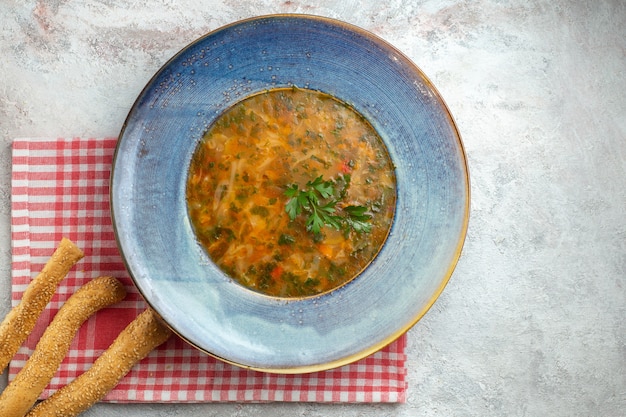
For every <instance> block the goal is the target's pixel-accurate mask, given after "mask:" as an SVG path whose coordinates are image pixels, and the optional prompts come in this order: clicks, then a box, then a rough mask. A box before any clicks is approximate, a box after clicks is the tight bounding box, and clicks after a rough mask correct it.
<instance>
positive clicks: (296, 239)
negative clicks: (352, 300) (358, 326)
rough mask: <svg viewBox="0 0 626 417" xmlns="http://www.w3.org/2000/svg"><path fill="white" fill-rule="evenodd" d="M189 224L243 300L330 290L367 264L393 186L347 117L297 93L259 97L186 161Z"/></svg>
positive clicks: (373, 145) (366, 132) (387, 216)
mask: <svg viewBox="0 0 626 417" xmlns="http://www.w3.org/2000/svg"><path fill="white" fill-rule="evenodd" d="M186 193H187V205H188V211H189V218H190V220H191V222H192V225H193V228H194V230H195V233H196V236H197V238H198V240H199V241H200V242H201V243H202V245H203V246H204V247H205V248H206V250H207V252H208V254H209V256H210V257H211V259H212V260H213V262H215V264H216V265H217V266H219V267H220V268H221V269H222V270H223V271H224V272H226V273H227V274H228V275H230V276H231V277H232V278H233V279H235V280H236V281H237V282H239V283H240V284H241V285H244V286H245V287H248V288H249V289H251V290H254V291H257V292H260V293H263V294H266V295H270V296H276V297H305V296H312V295H316V294H320V293H324V292H327V291H330V290H332V289H335V288H337V287H339V286H341V285H343V284H344V283H346V282H348V281H350V280H351V279H353V278H354V277H355V276H357V275H358V274H359V273H360V272H361V271H362V270H363V269H364V268H365V267H366V266H367V265H368V264H369V263H370V262H371V261H372V260H373V259H374V257H375V256H376V255H377V254H378V252H379V251H380V248H381V247H382V245H383V243H384V241H385V239H386V237H387V235H388V233H389V229H390V227H391V224H392V221H393V215H394V211H395V201H396V185H395V173H394V168H393V164H392V162H391V159H390V157H389V154H388V152H387V149H386V148H385V145H384V143H383V141H382V139H381V138H380V137H379V135H378V134H377V132H376V131H375V130H374V128H373V127H372V126H371V125H370V124H369V123H368V122H367V121H366V120H365V119H364V118H363V117H362V116H361V115H360V114H358V113H357V112H356V111H355V110H354V109H353V108H352V107H350V106H348V105H347V104H345V103H343V102H341V101H339V100H337V99H335V98H333V97H332V96H330V95H327V94H324V93H320V92H317V91H312V90H305V89H299V88H290V89H275V90H269V91H267V92H264V93H260V94H257V95H254V96H252V97H249V98H247V99H245V100H243V101H241V102H239V103H237V104H236V105H234V106H233V107H231V108H230V109H228V110H227V111H226V112H225V113H224V114H223V115H221V116H220V117H219V118H218V119H217V120H216V121H215V122H214V123H213V125H212V126H210V128H209V129H208V130H207V132H206V133H205V134H204V136H203V138H202V140H201V141H200V143H199V144H198V147H197V149H196V151H195V153H194V156H193V158H192V161H191V165H190V169H189V174H188V179H187V189H186Z"/></svg>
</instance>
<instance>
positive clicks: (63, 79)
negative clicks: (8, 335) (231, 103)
mask: <svg viewBox="0 0 626 417" xmlns="http://www.w3.org/2000/svg"><path fill="white" fill-rule="evenodd" d="M276 12H297V13H310V14H317V15H323V16H328V17H332V18H338V19H341V20H345V21H347V22H349V23H352V24H356V25H358V26H361V27H363V28H364V29H367V30H369V31H371V32H373V33H375V34H377V35H379V36H381V37H382V38H384V39H385V40H387V41H389V42H390V43H392V44H393V45H395V46H396V47H397V48H398V49H400V50H401V51H403V52H404V53H405V54H406V55H408V56H409V58H411V59H412V60H413V61H414V62H415V63H416V64H417V65H418V66H420V67H421V68H422V70H423V71H424V72H425V73H426V74H427V75H428V76H429V77H430V78H431V80H432V81H433V83H434V84H435V86H436V87H437V88H438V89H439V90H440V92H441V94H442V95H443V97H444V99H445V100H446V102H447V103H448V105H449V107H450V109H451V111H452V113H453V116H454V117H455V119H456V121H457V123H458V126H459V129H460V131H461V134H462V136H463V139H464V143H465V146H466V151H467V155H468V160H469V166H470V173H471V179H472V213H471V220H470V229H469V233H468V237H467V241H466V245H465V249H464V252H463V255H462V258H461V261H460V263H459V265H458V267H457V269H456V271H455V273H454V275H453V277H452V280H451V281H450V284H449V285H448V287H447V288H446V290H445V291H444V293H443V295H442V296H441V297H440V298H439V300H438V301H437V303H436V304H435V306H434V307H433V308H432V309H431V311H430V312H429V313H428V314H427V315H426V317H425V318H424V319H423V320H422V321H420V322H419V323H418V324H417V325H416V326H415V327H414V328H413V329H412V330H410V332H409V351H408V354H409V373H408V381H409V393H408V402H407V404H404V405H358V406H349V405H318V404H196V405H169V406H164V405H125V406H122V405H112V404H98V405H96V406H95V407H94V408H92V409H91V410H89V411H88V412H86V413H85V415H88V416H117V415H125V416H127V417H132V416H175V415H180V416H225V415H231V416H254V417H264V416H268V417H269V416H272V417H280V416H303V417H304V416H306V417H322V416H330V417H332V416H372V417H373V416H376V417H379V416H568V417H569V416H602V417H612V416H626V2H625V1H622V0H604V1H603V0H595V1H587V0H578V1H576V0H570V1H566V0H532V1H528V0H470V1H451V0H449V1H446V0H415V1H400V0H386V1H384V2H382V1H380V0H365V1H357V0H341V1H330V0H321V1H318V2H316V3H315V4H314V5H309V4H308V3H305V2H301V1H284V2H277V1H270V0H265V1H256V2H244V1H235V0H181V1H174V0H160V1H147V0H137V1H134V0H93V1H71V0H49V1H32V0H0V28H1V29H0V137H1V139H0V140H1V142H0V315H1V316H2V317H3V316H4V315H5V314H6V313H7V312H8V310H9V308H10V227H9V216H10V188H9V187H10V170H11V166H10V143H11V140H12V138H14V137H17V136H94V137H101V136H115V135H117V134H118V133H119V131H120V128H121V125H122V123H123V121H124V119H125V117H126V114H127V112H128V110H129V109H130V106H131V105H132V103H133V102H134V100H135V97H136V96H137V95H138V94H139V92H140V90H141V89H142V88H143V86H144V85H145V83H146V82H147V81H148V80H149V78H150V77H151V76H152V74H153V73H154V72H156V71H157V70H158V69H159V67H160V66H161V65H162V64H164V63H165V61H166V60H167V59H169V58H170V57H171V56H172V55H173V54H174V53H176V52H177V51H178V50H179V49H181V48H182V47H184V46H185V45H186V44H188V43H189V42H191V41H193V40H194V39H196V38H197V37H199V36H201V35H203V34H205V33H206V32H208V31H210V30H213V29H216V28H218V27H220V26H222V25H224V24H228V23H231V22H233V21H236V20H238V19H241V18H246V17H251V16H255V15H261V14H268V13H276ZM5 384H6V374H4V375H3V376H2V379H0V388H2V387H4V385H5Z"/></svg>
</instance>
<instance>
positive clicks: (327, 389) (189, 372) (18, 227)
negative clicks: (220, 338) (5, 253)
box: [9, 138, 406, 402]
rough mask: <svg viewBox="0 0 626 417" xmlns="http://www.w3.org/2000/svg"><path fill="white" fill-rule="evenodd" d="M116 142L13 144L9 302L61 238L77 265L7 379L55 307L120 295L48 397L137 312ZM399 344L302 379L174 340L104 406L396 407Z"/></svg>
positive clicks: (400, 398) (76, 345) (401, 368)
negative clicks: (120, 218)
mask: <svg viewBox="0 0 626 417" xmlns="http://www.w3.org/2000/svg"><path fill="white" fill-rule="evenodd" d="M116 140H117V139H116V138H105V139H82V138H71V139H65V138H61V139H16V140H15V141H14V142H13V176H12V194H13V195H12V243H13V303H14V304H16V303H17V302H18V301H19V299H20V298H21V295H22V292H23V291H24V290H25V288H26V286H27V285H28V283H29V282H30V280H31V279H32V278H33V277H34V276H36V275H37V273H38V272H39V271H40V270H41V269H42V268H43V266H44V264H45V263H46V261H47V260H48V258H49V257H50V255H51V254H52V252H53V251H54V249H55V248H56V246H57V245H58V243H59V241H60V240H61V238H62V237H67V238H68V239H70V240H72V241H73V242H74V243H76V244H77V245H78V247H80V248H81V249H82V250H83V251H84V252H85V257H84V258H83V259H82V260H81V261H80V262H79V263H78V264H77V265H76V266H75V267H74V268H73V269H72V270H71V271H70V273H69V274H68V276H67V277H66V278H65V280H63V281H62V282H61V285H60V287H59V288H58V291H57V293H56V294H55V296H54V298H53V299H52V301H51V303H50V304H49V306H48V308H47V309H46V310H45V312H44V314H43V316H42V317H41V319H40V320H39V322H38V323H37V326H36V328H35V330H34V331H33V333H32V334H31V336H30V337H29V338H28V340H27V341H26V342H25V344H24V345H23V346H22V348H21V349H20V351H19V352H18V354H17V355H16V356H15V358H14V360H13V361H12V362H11V366H10V369H9V378H11V379H12V378H14V377H15V375H16V373H17V372H18V371H19V369H21V368H22V366H23V365H24V363H25V361H26V360H27V359H28V357H29V356H30V354H31V352H32V351H33V349H34V347H35V346H36V344H37V341H38V340H39V338H40V337H41V335H42V333H43V331H44V330H45V328H46V326H47V325H48V323H49V322H50V321H51V319H52V317H53V316H54V314H55V313H56V311H58V309H59V308H60V307H61V305H62V304H63V303H64V301H65V300H66V299H67V298H68V297H69V296H70V295H71V294H72V293H73V292H74V291H75V290H76V289H77V288H78V287H80V286H81V285H82V284H84V283H85V282H87V281H88V280H90V279H92V278H95V277H98V276H102V275H111V276H114V277H116V278H118V279H120V280H121V281H122V282H123V283H124V284H126V287H127V289H128V292H129V294H128V296H127V297H126V299H125V300H124V301H122V302H121V303H119V304H117V305H115V306H113V307H110V308H107V309H105V310H102V311H100V312H98V313H97V314H96V315H95V316H94V317H92V318H91V319H89V320H88V321H87V322H86V323H85V324H84V325H83V326H82V328H81V329H80V331H79V334H78V335H77V336H76V338H75V339H74V341H73V343H72V345H71V348H70V351H69V353H68V355H67V357H66V359H65V361H64V362H63V363H62V365H61V367H60V369H59V371H58V372H57V374H56V375H55V377H54V379H53V380H52V381H51V383H50V385H49V386H48V387H47V388H46V390H45V391H44V393H43V394H42V398H46V397H48V396H49V395H50V394H51V393H53V392H54V391H56V390H57V389H58V388H60V387H62V386H64V385H65V384H67V383H68V382H70V381H71V380H73V379H74V378H75V377H76V376H78V375H79V374H81V373H83V372H84V371H85V370H87V369H88V368H89V367H90V366H91V364H92V363H93V362H94V361H95V359H96V358H97V357H98V356H99V355H100V354H101V353H102V351H103V350H104V349H106V348H107V347H108V346H109V345H110V343H111V342H112V341H113V340H114V339H115V337H116V336H117V334H118V333H119V332H120V331H121V330H122V329H123V328H124V327H126V325H127V324H128V323H129V322H130V321H131V320H133V319H134V318H135V317H136V316H137V314H138V313H140V312H141V311H143V310H144V309H145V308H146V305H145V304H144V301H143V300H142V298H141V296H140V295H139V293H138V292H137V290H136V289H135V287H134V286H133V284H132V281H131V279H130V278H129V276H128V273H127V272H126V270H125V268H124V264H123V262H122V259H121V256H120V254H119V252H118V249H117V246H116V243H115V237H114V234H113V227H112V225H111V218H110V216H109V171H110V167H111V161H112V158H113V152H114V149H115V143H116ZM405 345H406V336H402V337H401V338H399V339H398V340H397V341H395V342H394V343H392V344H391V345H389V346H387V347H386V348H384V349H383V350H381V351H380V352H377V353H375V354H373V355H371V356H369V357H367V358H365V359H362V360H360V361H358V362H356V363H353V364H350V365H346V366H343V367H341V368H337V369H334V370H329V371H324V372H316V373H310V374H302V375H275V374H267V373H262V372H256V371H250V370H244V369H241V368H238V367H236V366H232V365H229V364H226V363H223V362H221V361H219V360H216V359H214V358H212V357H210V356H207V355H205V354H203V353H201V352H199V351H198V350H196V349H195V348H193V347H191V346H190V345H188V344H186V343H185V342H184V341H182V340H181V339H179V338H177V337H173V338H171V339H170V340H169V341H168V342H166V343H165V344H164V345H162V346H160V347H159V348H157V349H156V350H155V351H153V352H152V353H151V354H150V355H149V356H148V357H147V358H145V359H144V360H143V361H141V362H140V363H139V364H138V365H137V366H135V368H133V370H132V371H131V372H130V373H129V374H128V375H127V376H126V377H125V378H124V379H123V380H122V381H121V382H120V383H119V385H118V386H117V387H116V388H115V389H114V390H113V391H112V392H111V393H109V394H108V395H107V397H106V398H105V401H111V402H133V401H136V402H149V401H153V402H204V401H255V402H257V401H258V402H262V401H311V402H404V401H405V399H406V380H405V376H406V369H405V361H406V355H405Z"/></svg>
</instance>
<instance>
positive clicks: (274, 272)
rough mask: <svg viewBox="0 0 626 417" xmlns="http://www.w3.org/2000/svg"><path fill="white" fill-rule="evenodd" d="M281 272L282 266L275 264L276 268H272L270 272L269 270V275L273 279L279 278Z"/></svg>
mask: <svg viewBox="0 0 626 417" xmlns="http://www.w3.org/2000/svg"><path fill="white" fill-rule="evenodd" d="M282 274H283V267H282V266H280V265H277V266H276V268H274V269H272V272H270V275H271V276H272V278H273V279H278V278H280V276H281V275H282Z"/></svg>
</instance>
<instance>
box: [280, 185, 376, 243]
mask: <svg viewBox="0 0 626 417" xmlns="http://www.w3.org/2000/svg"><path fill="white" fill-rule="evenodd" d="M344 181H345V183H346V186H345V187H344V189H342V190H341V191H340V193H339V194H340V197H341V198H343V196H344V195H345V188H346V187H347V184H348V183H349V181H350V180H349V177H347V178H344ZM285 195H286V196H287V197H289V201H287V204H286V205H285V211H286V212H287V214H288V215H289V218H290V219H291V220H294V219H295V218H296V217H298V216H299V215H300V214H302V213H305V214H306V215H307V220H306V228H307V230H308V231H311V232H313V233H314V234H316V235H317V234H319V233H320V232H321V229H322V227H324V226H330V227H333V228H335V229H337V230H341V229H343V230H349V229H352V230H354V231H355V232H358V233H369V232H370V231H371V230H372V225H371V224H370V223H369V221H370V219H371V216H370V215H368V214H365V213H366V211H367V207H364V206H346V207H343V208H342V209H340V210H339V211H338V209H337V207H336V206H337V204H338V203H339V200H338V199H337V197H336V195H335V182H334V181H332V180H328V181H324V179H323V178H322V176H321V175H320V176H319V177H317V178H315V179H314V180H313V181H309V182H307V183H306V188H305V189H303V190H301V189H300V187H298V185H297V184H292V185H290V186H289V187H287V190H286V191H285Z"/></svg>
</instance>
